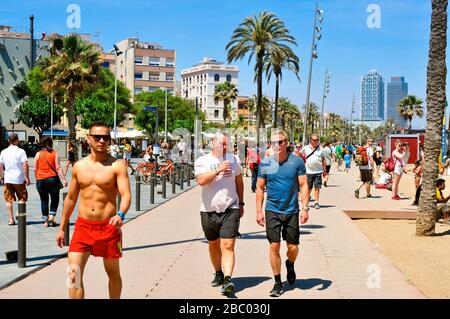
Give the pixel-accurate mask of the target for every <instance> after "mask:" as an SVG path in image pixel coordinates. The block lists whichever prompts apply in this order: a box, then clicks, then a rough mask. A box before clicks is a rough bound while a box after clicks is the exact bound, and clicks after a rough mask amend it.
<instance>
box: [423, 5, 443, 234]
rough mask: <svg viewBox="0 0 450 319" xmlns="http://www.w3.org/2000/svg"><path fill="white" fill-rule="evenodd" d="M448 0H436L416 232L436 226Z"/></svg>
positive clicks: (432, 229) (432, 26) (431, 35)
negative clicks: (423, 159)
mask: <svg viewBox="0 0 450 319" xmlns="http://www.w3.org/2000/svg"><path fill="white" fill-rule="evenodd" d="M447 6H448V0H433V1H432V13H431V32H430V48H429V52H428V68H427V129H426V131H425V145H424V155H425V163H424V164H423V174H422V176H423V177H422V193H421V195H420V201H419V209H418V212H417V221H416V235H417V236H432V235H433V234H434V232H435V225H436V217H435V215H436V188H435V181H436V178H437V176H438V165H437V162H438V160H439V153H440V149H441V131H442V125H443V123H442V119H443V117H444V114H445V100H446V96H445V92H446V82H445V81H446V76H447V65H446V62H445V59H446V48H447Z"/></svg>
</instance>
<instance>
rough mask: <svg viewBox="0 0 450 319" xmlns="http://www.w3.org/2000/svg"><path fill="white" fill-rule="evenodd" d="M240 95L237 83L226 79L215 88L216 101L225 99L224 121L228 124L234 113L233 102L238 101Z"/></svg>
mask: <svg viewBox="0 0 450 319" xmlns="http://www.w3.org/2000/svg"><path fill="white" fill-rule="evenodd" d="M237 97H238V89H237V87H236V85H234V84H232V83H230V82H228V81H225V82H224V83H220V84H217V85H216V88H215V89H214V102H216V103H218V102H220V101H223V113H222V114H223V123H224V125H225V126H226V125H227V120H228V122H230V121H231V118H232V116H231V115H232V114H231V112H230V111H232V109H231V105H230V104H231V103H232V102H234V101H236V99H237Z"/></svg>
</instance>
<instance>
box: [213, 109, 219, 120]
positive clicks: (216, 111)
mask: <svg viewBox="0 0 450 319" xmlns="http://www.w3.org/2000/svg"><path fill="white" fill-rule="evenodd" d="M214 118H215V119H218V118H219V110H214Z"/></svg>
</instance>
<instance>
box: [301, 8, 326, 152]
mask: <svg viewBox="0 0 450 319" xmlns="http://www.w3.org/2000/svg"><path fill="white" fill-rule="evenodd" d="M322 21H323V10H320V9H319V4H318V3H316V10H315V15H314V28H313V36H312V46H311V56H310V60H309V76H308V85H307V89H306V105H305V116H304V121H303V141H302V143H303V144H305V143H306V128H307V127H308V109H309V95H310V92H311V76H312V65H313V59H317V58H318V55H317V44H316V39H317V40H320V39H321V38H322V34H321V33H320V31H321V30H322V29H321V28H320V27H319V26H318V25H317V22H319V24H321V23H322Z"/></svg>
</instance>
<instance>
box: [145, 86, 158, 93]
mask: <svg viewBox="0 0 450 319" xmlns="http://www.w3.org/2000/svg"><path fill="white" fill-rule="evenodd" d="M157 89H159V88H157V87H154V86H150V87H149V88H148V91H149V92H155V91H156V90H157Z"/></svg>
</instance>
